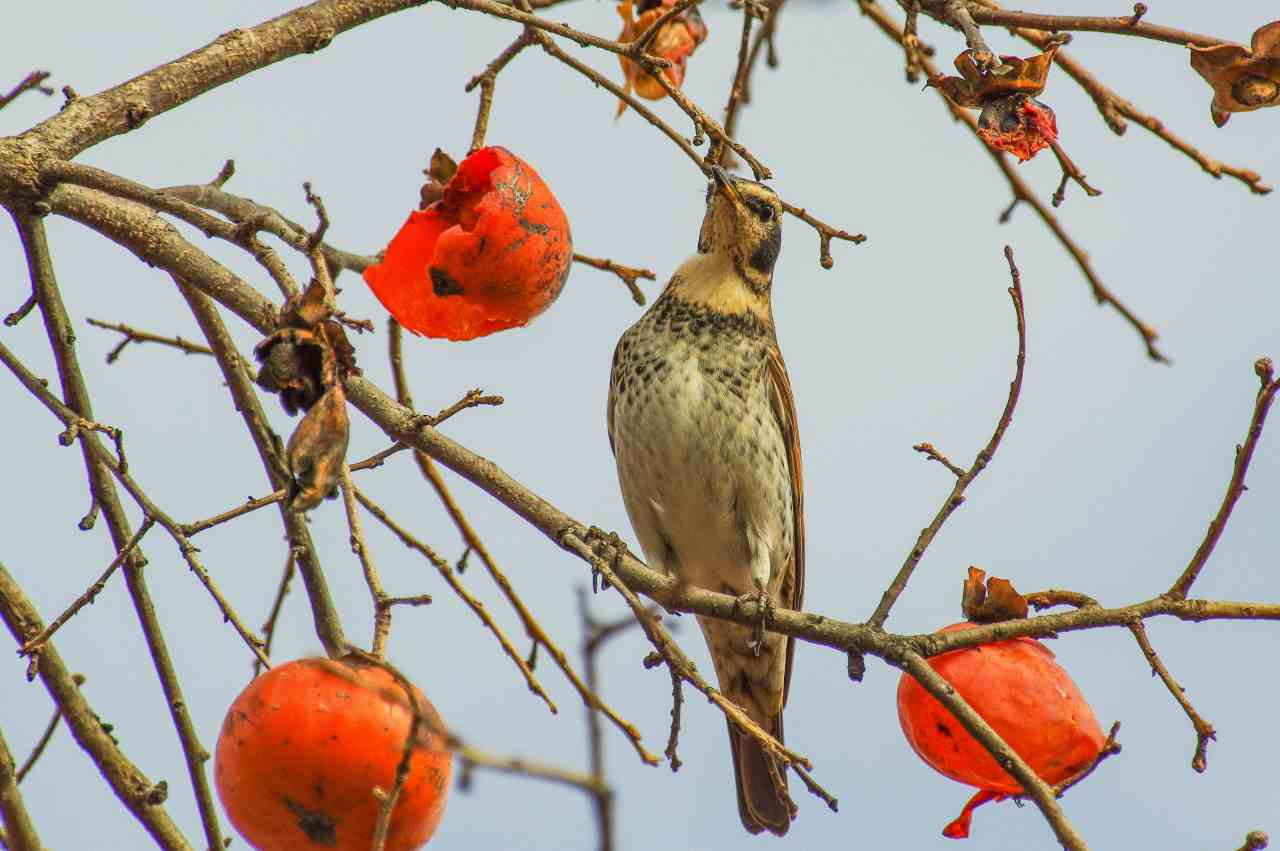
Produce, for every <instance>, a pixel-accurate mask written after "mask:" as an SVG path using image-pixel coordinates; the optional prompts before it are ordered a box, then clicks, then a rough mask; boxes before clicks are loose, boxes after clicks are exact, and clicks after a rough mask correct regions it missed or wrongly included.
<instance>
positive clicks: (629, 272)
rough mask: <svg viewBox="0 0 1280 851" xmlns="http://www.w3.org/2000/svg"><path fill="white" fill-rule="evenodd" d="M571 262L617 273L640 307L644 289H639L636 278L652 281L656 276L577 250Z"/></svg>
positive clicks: (647, 271) (646, 270) (642, 302)
mask: <svg viewBox="0 0 1280 851" xmlns="http://www.w3.org/2000/svg"><path fill="white" fill-rule="evenodd" d="M573 262H575V263H582V264H583V265H585V266H590V267H591V268H593V269H599V270H600V271H602V272H612V273H613V274H615V275H617V276H618V278H619V280H621V281H622V283H623V284H625V285H626V287H627V289H628V290H630V291H631V298H632V299H634V300H635V303H636V304H638V305H640V306H641V307H643V306H644V291H643V290H641V289H640V285H639V284H637V283H636V280H637V279H639V278H643V279H645V280H646V281H652V280H655V279H656V277H657V276H656V275H654V273H653V272H651V271H649V270H648V269H637V268H635V267H633V266H623V265H622V264H621V263H614V262H613V261H612V260H603V259H601V258H598V257H588V256H587V255H585V254H579V253H577V252H574V255H573Z"/></svg>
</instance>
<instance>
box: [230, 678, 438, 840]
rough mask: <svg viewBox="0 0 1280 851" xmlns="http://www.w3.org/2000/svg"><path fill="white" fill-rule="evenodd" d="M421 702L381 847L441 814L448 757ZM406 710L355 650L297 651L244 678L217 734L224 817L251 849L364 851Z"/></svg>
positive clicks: (432, 713) (396, 757) (404, 732)
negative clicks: (334, 656) (322, 654)
mask: <svg viewBox="0 0 1280 851" xmlns="http://www.w3.org/2000/svg"><path fill="white" fill-rule="evenodd" d="M414 693H415V698H416V701H417V704H418V707H419V711H420V712H421V716H422V722H421V723H420V724H419V725H418V734H417V737H416V738H417V742H416V744H415V746H414V750H413V754H412V756H411V758H410V763H409V774H408V776H407V777H406V778H405V782H404V785H403V786H402V787H401V790H400V796H399V798H398V799H397V801H396V805H395V809H394V810H393V811H392V813H391V821H390V826H389V830H388V833H387V842H386V851H409V849H413V848H419V847H421V846H422V845H424V844H426V842H427V840H428V839H430V838H431V835H432V834H433V833H435V830H436V827H438V826H439V824H440V818H441V816H442V815H443V814H444V806H445V800H446V798H447V797H448V794H449V781H450V777H451V774H452V757H451V754H450V753H449V751H448V750H447V749H446V747H445V744H444V740H443V735H442V734H443V730H444V725H443V723H442V722H441V720H440V716H439V715H438V714H437V713H436V710H435V707H433V706H432V705H431V703H430V702H429V701H428V700H427V698H426V696H425V695H423V694H422V692H421V691H418V690H417V688H416V687H415V688H414ZM412 721H413V709H412V707H411V705H410V702H409V696H408V695H407V694H406V693H405V690H404V688H403V687H402V686H401V685H400V684H399V683H397V681H396V680H395V678H394V677H393V676H392V675H391V673H389V672H388V671H387V670H386V669H384V668H381V667H379V666H377V665H374V664H372V663H369V662H366V661H364V660H362V659H360V658H359V657H356V656H347V657H344V658H343V659H339V660H329V659H300V660H297V661H293V662H289V663H287V664H283V665H278V666H276V667H275V668H272V669H271V670H270V671H268V672H267V673H265V674H263V675H261V676H259V677H258V678H257V679H255V680H254V681H253V682H251V683H250V684H249V685H248V687H247V688H245V690H244V691H242V692H241V693H240V696H239V697H237V698H236V700H235V702H234V703H232V704H231V709H230V710H228V712H227V717H226V720H224V721H223V723H222V732H221V734H220V735H219V736H218V747H217V755H216V757H215V760H214V782H215V785H216V786H217V789H218V798H219V799H220V800H221V801H222V806H223V807H224V808H225V809H226V811H227V816H228V817H229V818H230V819H231V823H232V824H233V825H235V827H236V829H237V830H238V831H240V833H241V834H242V835H243V836H244V838H245V839H246V840H248V842H249V844H250V845H252V846H253V847H254V848H257V849H260V851H320V849H338V851H357V849H359V851H367V849H368V848H369V847H370V845H371V843H372V841H373V832H374V826H375V824H376V823H377V818H378V812H379V809H380V808H381V803H380V802H379V800H378V799H377V798H376V797H375V796H374V788H375V787H377V788H379V789H381V790H382V791H383V792H389V791H390V790H391V788H392V786H393V785H394V784H395V775H396V767H397V766H398V764H399V762H400V759H401V756H402V755H403V753H404V742H405V738H406V736H408V734H409V730H410V726H411V724H412Z"/></svg>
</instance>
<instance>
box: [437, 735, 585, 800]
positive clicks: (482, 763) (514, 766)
mask: <svg viewBox="0 0 1280 851" xmlns="http://www.w3.org/2000/svg"><path fill="white" fill-rule="evenodd" d="M454 753H455V754H456V755H457V757H458V762H459V763H461V765H460V770H461V772H462V780H461V781H460V782H461V783H463V784H464V785H465V784H467V783H468V782H469V775H470V773H471V772H472V771H473V770H474V769H476V768H487V769H491V770H493V771H498V772H501V773H503V774H516V775H519V776H522V777H533V778H535V779H538V780H547V781H550V782H552V783H560V784H563V785H565V786H572V787H574V788H576V789H582V790H583V791H584V792H587V793H589V794H590V795H591V796H592V797H593V798H594V797H597V796H598V795H600V794H602V793H606V792H608V791H609V789H608V787H607V786H603V785H601V784H600V783H599V782H597V780H596V778H595V777H593V776H591V775H590V774H584V773H582V772H580V771H571V770H569V769H567V768H561V767H560V766H558V765H548V764H547V763H544V762H538V761H537V760H532V759H525V758H524V757H518V756H495V755H493V754H488V753H485V752H484V751H480V750H476V749H475V748H473V747H469V746H467V745H459V746H458V747H457V748H455V750H454Z"/></svg>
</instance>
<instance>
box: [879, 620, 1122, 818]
mask: <svg viewBox="0 0 1280 851" xmlns="http://www.w3.org/2000/svg"><path fill="white" fill-rule="evenodd" d="M973 626H974V624H971V623H958V624H952V625H951V626H947V627H944V628H943V629H942V630H941V632H952V631H954V630H959V629H968V628H970V627H973ZM929 664H930V665H931V666H932V667H933V669H934V670H935V671H937V672H938V673H939V674H940V675H942V677H943V678H944V679H945V680H946V681H947V682H949V683H950V684H951V685H952V686H953V687H954V688H955V690H956V691H957V692H958V693H959V694H960V696H961V697H963V698H964V699H965V701H966V702H967V703H968V704H969V705H970V706H972V707H973V709H974V710H975V711H976V712H977V713H978V714H979V715H981V716H982V717H983V719H984V720H985V721H986V722H987V723H988V724H990V725H991V726H992V728H994V729H995V731H996V732H997V733H999V734H1000V736H1001V738H1003V739H1004V740H1005V742H1007V743H1008V744H1009V746H1010V747H1011V748H1013V749H1014V750H1015V751H1016V752H1017V753H1018V755H1019V756H1021V757H1022V758H1023V759H1024V760H1026V761H1027V763H1028V764H1029V765H1030V766H1031V768H1032V769H1033V770H1034V771H1035V772H1036V774H1038V775H1039V776H1040V778H1041V779H1042V780H1044V781H1045V782H1046V783H1050V784H1057V783H1061V782H1063V781H1065V780H1068V779H1070V778H1072V777H1074V776H1075V775H1076V774H1078V773H1080V772H1081V771H1082V770H1084V769H1085V768H1087V767H1088V766H1089V765H1090V764H1091V763H1092V762H1093V761H1094V759H1095V758H1096V757H1097V756H1098V754H1099V753H1100V752H1101V750H1102V747H1103V745H1104V743H1105V742H1106V737H1105V736H1104V735H1103V733H1102V728H1101V727H1100V726H1099V725H1098V719H1097V718H1096V717H1094V714H1093V710H1092V709H1091V708H1090V707H1089V704H1088V703H1087V702H1086V701H1085V699H1084V695H1082V694H1081V693H1080V689H1079V688H1077V687H1076V684H1075V683H1074V682H1072V680H1071V677H1069V676H1068V675H1067V672H1066V671H1065V670H1063V669H1062V667H1061V666H1060V665H1059V664H1058V663H1057V662H1056V661H1055V660H1054V657H1053V653H1052V652H1051V651H1050V650H1049V649H1048V648H1047V647H1045V646H1044V645H1043V644H1041V643H1040V642H1039V641H1036V640H1035V639H1032V638H1014V639H1011V640H1009V641H999V642H995V643H992V644H983V645H981V646H978V647H969V648H965V649H962V650H954V651H952V652H950V653H943V654H941V655H939V656H934V657H932V658H931V659H929ZM898 720H899V721H900V722H901V724H902V732H903V733H904V734H906V737H907V742H908V743H910V745H911V748H912V749H913V750H914V751H915V752H916V754H917V755H918V756H919V757H920V758H921V759H923V760H924V761H925V762H927V763H928V764H929V765H930V766H932V767H933V768H934V769H936V770H937V771H939V772H940V773H942V774H944V775H946V776H947V777H950V778H951V779H952V780H958V781H960V782H961V783H966V784H968V785H970V786H976V787H978V789H979V790H981V791H979V792H978V794H977V795H975V796H974V797H973V798H972V799H971V800H970V801H969V803H968V804H966V805H965V808H964V810H963V811H962V812H961V814H960V817H959V818H957V819H956V820H955V821H953V822H951V823H950V824H948V825H947V827H946V828H945V829H944V830H943V835H944V836H949V837H952V838H956V839H958V838H963V837H966V836H968V835H969V821H970V818H971V816H972V812H973V809H974V808H975V807H977V806H980V805H981V804H984V803H986V802H987V801H992V800H994V801H999V800H1002V799H1004V798H1006V797H1008V796H1011V795H1021V794H1023V789H1022V786H1021V784H1020V783H1018V781H1017V780H1015V779H1014V778H1013V777H1012V776H1010V775H1009V774H1008V773H1007V772H1006V771H1005V770H1004V769H1003V768H1001V767H1000V765H999V764H997V763H996V761H995V759H994V758H993V757H992V756H991V754H989V753H987V750H986V748H984V747H983V746H982V745H981V744H979V743H978V741H977V740H976V739H974V738H973V736H971V735H970V734H969V733H968V731H967V730H965V729H964V728H963V727H962V726H961V725H960V722H959V721H957V720H956V719H955V718H954V717H953V716H952V715H951V713H950V712H948V711H947V710H946V708H945V707H944V706H943V705H942V704H941V703H939V702H938V701H937V700H936V699H935V698H934V697H933V695H931V694H929V693H928V692H927V691H925V690H924V687H923V686H921V685H920V684H919V683H918V682H916V681H915V679H914V678H913V677H912V676H911V675H909V674H906V673H904V674H903V675H902V679H901V680H900V681H899V682H898Z"/></svg>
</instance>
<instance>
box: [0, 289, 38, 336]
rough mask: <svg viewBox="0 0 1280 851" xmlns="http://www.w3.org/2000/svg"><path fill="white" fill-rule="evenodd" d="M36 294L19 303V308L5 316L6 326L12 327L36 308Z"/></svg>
mask: <svg viewBox="0 0 1280 851" xmlns="http://www.w3.org/2000/svg"><path fill="white" fill-rule="evenodd" d="M35 306H36V296H35V293H32V294H31V295H29V296H27V300H26V301H24V302H23V303H22V304H20V305H18V309H17V310H15V311H14V312H13V313H10V314H9V315H7V316H5V318H4V324H5V327H6V328H12V327H14V326H15V325H17V324H18V323H19V322H21V321H22V320H23V319H25V318H26V316H27V314H28V313H30V312H31V311H32V310H34V309H35Z"/></svg>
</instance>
